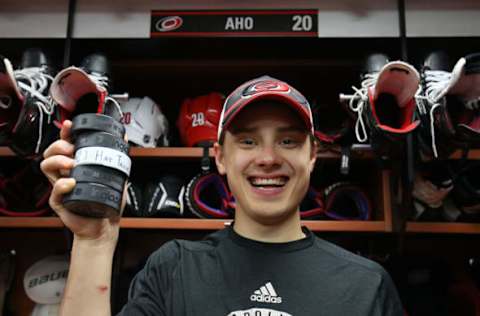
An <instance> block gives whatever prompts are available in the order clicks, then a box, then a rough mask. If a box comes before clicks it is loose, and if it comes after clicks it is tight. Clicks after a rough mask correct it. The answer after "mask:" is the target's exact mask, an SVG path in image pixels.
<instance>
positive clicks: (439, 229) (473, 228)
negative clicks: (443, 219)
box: [406, 222, 480, 234]
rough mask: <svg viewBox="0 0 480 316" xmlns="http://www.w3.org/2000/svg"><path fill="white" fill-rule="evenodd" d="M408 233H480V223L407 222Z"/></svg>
mask: <svg viewBox="0 0 480 316" xmlns="http://www.w3.org/2000/svg"><path fill="white" fill-rule="evenodd" d="M406 231H407V232H408V233H436V234H480V223H427V222H421V223H420V222H409V223H407V229H406Z"/></svg>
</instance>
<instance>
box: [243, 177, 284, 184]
mask: <svg viewBox="0 0 480 316" xmlns="http://www.w3.org/2000/svg"><path fill="white" fill-rule="evenodd" d="M251 181H252V184H253V185H284V184H285V182H286V181H285V179H284V178H252V180H251Z"/></svg>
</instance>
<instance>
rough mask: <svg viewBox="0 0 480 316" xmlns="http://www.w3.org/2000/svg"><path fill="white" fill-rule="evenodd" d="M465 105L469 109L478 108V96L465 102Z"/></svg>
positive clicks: (479, 103)
mask: <svg viewBox="0 0 480 316" xmlns="http://www.w3.org/2000/svg"><path fill="white" fill-rule="evenodd" d="M465 107H466V108H467V109H469V110H478V109H480V98H479V99H476V100H471V101H468V102H466V103H465Z"/></svg>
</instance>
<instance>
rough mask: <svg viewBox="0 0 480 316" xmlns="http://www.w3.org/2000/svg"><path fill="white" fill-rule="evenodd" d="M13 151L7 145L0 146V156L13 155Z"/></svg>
mask: <svg viewBox="0 0 480 316" xmlns="http://www.w3.org/2000/svg"><path fill="white" fill-rule="evenodd" d="M14 156H16V155H15V154H14V153H13V151H12V150H11V149H10V148H8V147H0V157H14Z"/></svg>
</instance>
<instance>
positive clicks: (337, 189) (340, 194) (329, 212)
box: [325, 182, 372, 221]
mask: <svg viewBox="0 0 480 316" xmlns="http://www.w3.org/2000/svg"><path fill="white" fill-rule="evenodd" d="M371 212H372V207H371V203H370V200H369V198H368V197H367V195H366V194H365V192H364V191H363V190H362V189H361V188H360V187H358V186H355V185H353V184H350V183H345V182H338V183H335V184H333V185H331V186H329V187H328V188H327V189H326V190H325V215H326V216H327V217H329V218H331V219H337V220H363V221H366V220H369V219H370V217H371Z"/></svg>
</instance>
